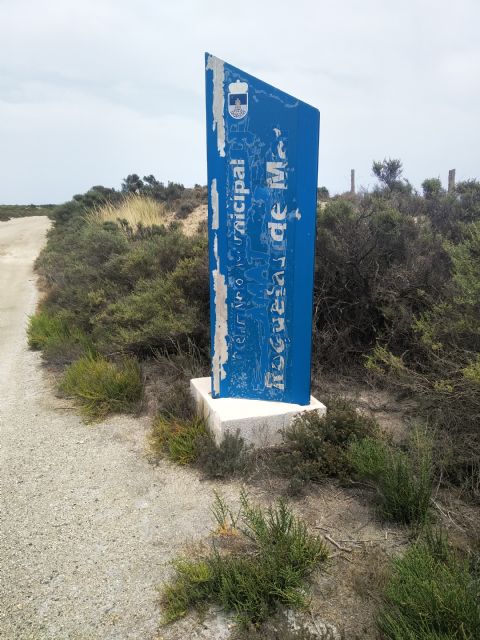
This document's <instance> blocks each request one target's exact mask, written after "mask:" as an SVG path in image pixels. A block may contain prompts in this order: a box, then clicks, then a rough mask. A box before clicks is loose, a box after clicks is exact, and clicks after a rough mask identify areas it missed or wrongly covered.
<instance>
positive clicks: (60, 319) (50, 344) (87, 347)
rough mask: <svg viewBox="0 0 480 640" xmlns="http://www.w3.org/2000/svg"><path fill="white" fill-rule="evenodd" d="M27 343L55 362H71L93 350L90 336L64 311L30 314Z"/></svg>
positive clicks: (51, 361)
mask: <svg viewBox="0 0 480 640" xmlns="http://www.w3.org/2000/svg"><path fill="white" fill-rule="evenodd" d="M27 334H28V345H29V347H30V348H31V349H34V350H37V349H39V350H42V351H43V356H44V358H45V359H46V360H47V361H48V362H50V363H55V364H63V363H67V362H72V360H75V359H76V358H79V357H80V356H82V355H83V354H85V353H87V352H91V351H92V350H93V348H94V347H93V342H92V340H91V338H90V337H89V336H88V335H87V334H86V333H85V332H84V331H82V329H80V328H79V327H77V326H75V324H74V320H73V319H72V318H71V317H70V316H69V314H65V313H61V312H59V313H51V312H48V311H42V310H40V311H38V312H37V313H36V314H35V315H33V316H30V318H29V323H28V330H27Z"/></svg>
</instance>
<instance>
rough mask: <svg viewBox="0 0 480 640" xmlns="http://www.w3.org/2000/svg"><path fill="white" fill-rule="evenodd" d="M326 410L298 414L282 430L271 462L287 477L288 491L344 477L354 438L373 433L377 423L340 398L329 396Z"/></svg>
mask: <svg viewBox="0 0 480 640" xmlns="http://www.w3.org/2000/svg"><path fill="white" fill-rule="evenodd" d="M327 404H328V408H327V413H326V415H325V416H322V417H320V416H319V415H318V414H317V413H316V412H313V411H312V412H306V413H303V414H300V415H299V416H298V417H297V418H295V420H294V421H293V423H292V425H291V426H290V427H289V428H287V429H286V430H285V431H284V434H283V446H282V447H280V448H279V449H278V450H277V451H276V452H275V453H274V454H273V465H274V467H275V468H276V469H277V470H279V472H280V473H281V474H282V475H286V476H288V477H289V478H290V493H292V494H295V493H299V492H300V491H301V490H302V488H303V487H304V486H305V485H306V484H307V483H309V482H312V481H314V482H318V481H320V480H323V479H324V478H327V477H332V476H334V477H340V478H342V477H343V478H344V477H346V476H348V475H349V473H350V471H351V468H350V465H349V458H348V455H347V452H348V447H349V445H350V443H351V442H353V441H354V440H361V439H362V438H366V437H368V436H372V435H373V434H375V433H376V432H377V430H378V426H377V424H376V422H375V420H373V419H372V418H369V417H368V416H365V415H362V414H360V413H358V412H357V411H356V410H355V408H354V407H353V405H351V404H350V403H349V402H348V401H347V400H344V399H341V398H332V399H331V400H330V401H329V402H328V403H327Z"/></svg>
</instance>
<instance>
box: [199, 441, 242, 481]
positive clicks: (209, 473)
mask: <svg viewBox="0 0 480 640" xmlns="http://www.w3.org/2000/svg"><path fill="white" fill-rule="evenodd" d="M249 460H250V448H249V447H247V445H246V444H245V440H244V439H243V438H242V437H241V435H240V432H239V431H237V432H236V433H231V432H229V431H227V433H226V434H225V435H224V437H223V439H222V441H221V442H220V444H217V443H216V442H215V440H214V439H213V437H212V436H211V435H210V434H208V436H207V437H206V438H203V440H202V442H201V443H200V453H199V456H198V466H199V467H200V469H201V470H202V472H203V473H204V474H205V475H206V477H207V478H217V479H218V478H229V477H231V476H233V475H235V474H238V473H242V472H244V471H245V470H246V469H247V467H248V464H249Z"/></svg>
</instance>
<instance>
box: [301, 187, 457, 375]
mask: <svg viewBox="0 0 480 640" xmlns="http://www.w3.org/2000/svg"><path fill="white" fill-rule="evenodd" d="M396 193H397V192H390V191H389V190H388V194H387V195H388V197H387V195H385V194H384V195H383V196H382V197H374V196H365V197H364V198H362V199H360V200H359V202H358V204H355V203H351V202H348V201H345V200H335V201H330V202H329V203H328V204H327V205H326V206H325V207H324V208H323V209H321V211H320V212H319V214H318V225H317V226H318V233H317V241H316V242H317V245H316V254H317V256H319V259H318V260H317V261H316V263H315V289H314V301H315V302H314V309H315V312H314V323H313V328H314V335H313V341H314V347H315V349H316V350H317V351H318V352H319V353H320V354H321V357H319V359H318V360H319V362H321V363H322V367H324V368H328V367H330V368H333V369H334V370H335V371H337V372H338V370H339V368H341V367H342V365H345V366H346V367H347V368H348V371H349V372H351V366H352V364H355V363H361V361H362V356H363V355H364V354H365V353H368V352H369V351H370V349H371V348H372V347H373V346H374V345H375V343H376V342H377V341H378V340H379V339H380V338H383V340H384V342H385V343H387V344H388V345H389V346H391V347H395V348H398V350H399V351H400V350H402V351H403V350H405V349H408V348H409V347H411V342H412V335H413V329H412V324H413V322H414V320H415V317H416V316H417V315H418V314H420V313H421V312H422V311H425V310H428V309H429V308H430V307H431V306H433V304H435V303H436V302H437V301H438V300H439V299H442V297H443V296H444V292H445V288H446V287H445V285H446V282H447V281H448V279H449V276H450V273H449V259H448V256H447V254H446V251H445V249H444V248H443V246H442V241H441V238H439V237H438V236H436V235H435V234H434V233H433V232H432V230H431V228H430V227H429V225H428V224H418V221H416V219H415V218H414V215H416V214H415V212H411V213H410V212H409V213H408V214H405V213H403V212H401V211H400V209H399V207H400V204H399V203H397V202H396V201H395V200H394V199H393V198H394V197H397V196H396V195H395V194H396ZM399 197H400V196H399ZM401 197H402V198H403V199H404V198H405V196H401ZM412 198H413V197H412ZM412 198H409V201H410V200H412V203H413V202H414V199H412Z"/></svg>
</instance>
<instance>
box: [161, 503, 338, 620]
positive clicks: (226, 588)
mask: <svg viewBox="0 0 480 640" xmlns="http://www.w3.org/2000/svg"><path fill="white" fill-rule="evenodd" d="M239 521H240V522H241V524H240V525H239V529H238V535H239V536H240V537H241V541H240V543H239V542H238V541H237V543H236V544H234V545H233V549H232V550H225V551H223V552H221V551H220V550H219V549H218V547H217V545H216V544H215V542H213V544H212V548H211V550H210V551H209V552H207V553H204V554H203V555H199V556H198V557H196V558H194V559H189V558H179V559H177V560H176V561H175V563H174V567H175V575H174V577H173V580H172V581H171V582H170V583H169V584H168V585H166V586H165V587H164V589H163V594H162V603H163V607H164V613H163V619H164V622H171V621H173V620H176V619H178V618H180V617H182V616H184V615H185V614H186V613H187V611H188V610H189V609H191V608H193V607H195V608H205V607H207V606H208V605H210V604H217V605H220V606H221V607H222V608H223V609H224V610H225V611H233V612H234V613H235V615H236V618H237V620H238V622H239V623H240V624H243V625H246V624H248V623H249V622H259V621H262V620H265V618H267V616H269V615H270V614H272V613H273V612H274V611H275V610H276V608H277V606H278V605H279V604H283V605H286V606H287V607H302V606H305V605H306V595H305V591H304V586H305V580H306V578H307V576H308V575H309V574H310V573H311V572H312V571H313V570H314V569H315V568H316V567H317V566H318V565H319V564H320V563H321V562H323V561H325V560H326V559H327V555H328V554H327V550H326V547H325V545H324V543H323V542H322V541H321V540H320V539H319V538H317V537H316V536H313V535H311V534H310V533H309V532H308V530H307V527H306V525H305V523H304V522H303V521H302V520H300V519H298V518H296V517H295V516H294V515H293V513H292V511H291V510H290V508H289V507H288V506H287V504H286V503H285V502H284V501H279V502H278V503H277V505H276V506H273V507H269V508H267V509H262V508H260V507H257V506H253V505H251V504H250V502H249V501H248V499H247V497H246V496H245V494H242V497H241V511H240V514H239ZM232 538H233V539H234V538H235V536H230V539H232Z"/></svg>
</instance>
